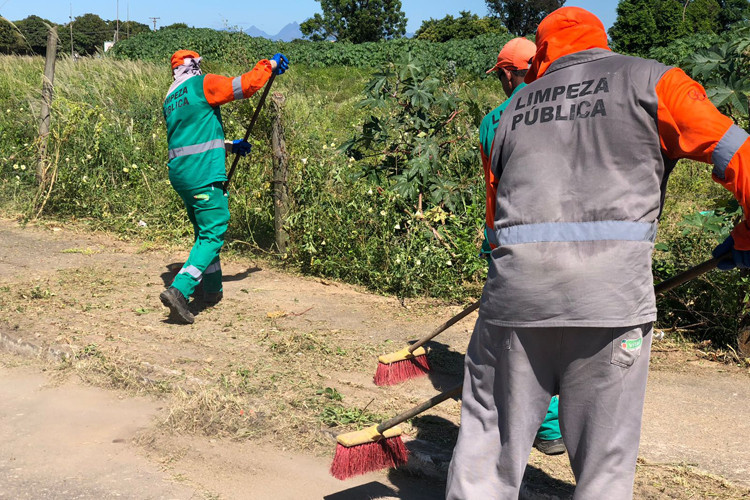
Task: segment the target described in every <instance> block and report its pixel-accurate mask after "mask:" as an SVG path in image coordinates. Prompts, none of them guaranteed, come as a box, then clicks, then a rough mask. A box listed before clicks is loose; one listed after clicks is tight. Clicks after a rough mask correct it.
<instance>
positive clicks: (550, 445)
mask: <svg viewBox="0 0 750 500" xmlns="http://www.w3.org/2000/svg"><path fill="white" fill-rule="evenodd" d="M534 448H536V449H537V450H539V451H541V452H542V453H544V454H545V455H562V454H563V453H565V452H566V451H567V449H566V448H565V443H563V440H562V438H558V439H539V438H535V439H534Z"/></svg>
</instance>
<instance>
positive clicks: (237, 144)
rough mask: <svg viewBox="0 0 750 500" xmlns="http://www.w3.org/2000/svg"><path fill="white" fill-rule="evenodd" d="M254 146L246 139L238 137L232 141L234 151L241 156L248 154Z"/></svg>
mask: <svg viewBox="0 0 750 500" xmlns="http://www.w3.org/2000/svg"><path fill="white" fill-rule="evenodd" d="M252 149H253V147H252V146H251V145H250V143H249V142H247V141H246V140H244V139H237V140H236V141H232V153H234V154H236V155H240V156H246V155H247V154H248V153H249V152H250V151H251V150H252Z"/></svg>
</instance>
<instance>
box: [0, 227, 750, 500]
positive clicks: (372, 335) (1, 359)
mask: <svg viewBox="0 0 750 500" xmlns="http://www.w3.org/2000/svg"><path fill="white" fill-rule="evenodd" d="M185 254H186V251H185V250H184V249H176V250H174V251H170V250H152V249H150V248H149V247H147V246H146V245H141V244H138V243H131V242H123V241H119V240H117V239H115V238H113V237H110V236H107V235H102V234H89V233H85V232H81V231H77V230H76V229H75V228H70V227H52V226H47V227H27V228H21V227H19V226H18V225H17V224H16V223H14V222H13V221H0V334H2V335H0V336H3V335H4V336H5V337H6V338H7V339H13V343H12V347H13V349H12V350H14V351H16V352H21V353H22V354H24V356H25V357H21V356H18V355H9V354H3V355H0V401H3V404H2V405H0V498H92V499H93V498H115V497H117V498H241V499H242V498H251V499H255V498H257V499H266V498H268V499H286V498H289V499H306V498H310V499H315V498H327V499H329V498H330V499H360V498H386V497H397V498H405V499H413V500H421V499H428V498H440V497H441V495H442V491H443V488H444V484H443V483H442V482H441V480H440V478H438V479H437V480H436V479H434V478H432V479H431V478H425V477H414V476H411V475H409V474H406V473H403V472H394V471H391V472H375V473H371V474H367V475H365V476H360V477H358V478H354V479H351V480H348V481H346V482H339V481H337V480H335V479H333V478H331V477H330V476H329V475H328V472H327V469H328V466H329V464H330V460H331V451H332V450H333V444H332V438H331V434H334V433H335V432H338V429H340V428H343V427H333V428H330V426H329V425H324V424H323V423H322V420H321V419H320V418H319V415H320V414H321V412H322V411H323V410H335V411H340V412H342V413H341V414H337V418H339V417H340V418H339V420H341V422H339V423H338V424H337V425H342V426H343V425H344V423H345V421H344V420H343V419H344V417H346V416H347V415H349V414H348V413H346V414H344V413H345V412H346V411H348V410H350V409H352V408H360V409H361V408H367V410H368V411H373V412H375V413H376V414H377V415H385V416H391V415H393V414H395V413H397V412H398V411H402V410H404V409H406V408H408V407H409V406H411V405H412V404H415V403H417V402H419V401H421V400H422V399H425V398H427V397H430V396H432V395H434V394H435V392H436V389H446V388H449V387H450V386H452V385H453V384H455V383H457V382H459V381H460V374H461V369H460V365H461V356H462V352H463V350H464V349H465V345H466V343H467V342H468V337H469V334H470V330H471V328H472V325H473V321H474V319H475V316H470V317H469V318H467V319H466V320H464V321H462V322H460V323H459V324H458V325H456V326H455V327H453V328H452V329H451V330H449V331H448V332H446V333H445V334H442V335H441V336H440V337H438V338H437V339H436V342H433V343H432V344H431V346H430V347H431V359H432V360H433V361H434V364H435V365H436V368H437V369H436V371H435V372H434V373H433V374H432V375H431V376H430V377H424V378H421V379H417V380H412V381H409V382H407V383H405V384H402V385H400V386H396V387H389V388H378V387H375V386H374V385H373V384H372V374H373V373H374V369H375V364H376V363H375V361H374V360H375V359H376V356H377V354H381V353H385V352H390V351H394V350H397V349H399V348H401V347H403V345H405V343H406V342H407V341H408V340H411V339H415V338H418V337H420V336H421V335H423V334H424V333H427V332H429V331H430V330H432V328H433V327H434V326H435V325H437V324H439V323H441V322H443V321H445V320H446V319H447V318H449V317H450V316H451V315H452V314H455V313H457V312H458V311H460V310H461V308H462V306H461V305H455V306H445V305H441V304H439V303H436V302H430V301H413V302H412V301H407V304H406V307H404V306H403V305H402V304H401V303H400V302H399V301H398V300H396V299H394V298H389V297H382V296H376V295H372V294H368V293H366V292H365V291H363V290H360V289H357V288H355V287H351V286H347V285H343V284H339V283H332V282H329V281H327V280H320V279H315V278H309V277H302V276H298V275H294V274H289V273H284V272H280V271H275V270H272V269H270V268H269V267H267V266H266V265H264V264H263V263H257V262H252V261H247V260H243V259H234V260H231V259H229V260H227V261H226V262H225V263H224V266H223V267H224V272H225V275H226V278H227V279H226V283H225V297H226V298H225V300H224V301H223V302H222V303H221V304H220V305H219V306H218V307H216V308H213V309H206V310H200V309H197V310H196V312H197V313H199V314H198V315H197V319H196V323H195V324H194V325H191V326H183V325H175V324H172V323H170V322H168V321H167V320H166V311H165V310H164V309H163V308H162V307H161V305H160V303H159V301H158V293H159V292H160V291H161V290H162V289H163V287H164V284H165V283H168V282H169V280H170V279H171V273H170V272H169V270H168V267H171V266H170V265H171V264H175V263H179V262H181V259H182V258H184V255H185ZM24 342H27V343H28V344H29V346H28V349H24V348H23V345H24ZM6 347H8V345H7V342H6ZM50 349H51V350H52V352H53V353H58V352H68V353H73V354H75V355H76V357H75V358H74V359H75V361H74V362H73V363H70V362H68V363H67V364H66V365H65V366H62V367H61V366H60V364H59V362H58V361H54V359H56V358H55V357H54V356H53V361H49V360H48V359H41V358H40V357H38V355H39V353H40V352H41V353H46V352H47V351H48V350H50ZM29 356H37V357H36V358H30V357H29ZM45 358H48V357H46V356H45ZM101 360H106V361H107V362H106V363H104V362H103V361H101ZM93 361H96V363H93ZM92 367H93V368H92ZM121 367H124V368H121ZM43 370H45V371H43ZM92 373H95V374H96V376H92V375H91V374H92ZM139 380H140V382H139ZM82 381H85V382H82ZM143 381H146V382H147V383H146V382H143ZM217 381H218V382H217ZM749 381H750V378H749V376H748V373H747V370H746V369H742V368H739V367H734V366H727V365H723V364H718V363H714V362H710V361H707V360H704V359H701V358H700V357H699V356H696V355H695V353H694V352H691V351H690V350H685V349H684V348H682V347H680V346H678V347H674V346H673V345H670V346H669V347H668V348H664V347H660V344H657V345H656V349H655V352H654V354H653V363H652V372H651V376H650V381H649V387H648V392H647V402H646V410H645V415H644V428H643V437H642V443H641V453H640V455H641V464H640V465H639V468H638V473H637V480H636V497H637V498H680V499H681V498H685V499H686V498H706V497H709V496H714V497H719V498H750V479H749V478H750V475H749V474H748V473H749V472H750V467H749V466H748V463H750V452H748V447H747V446H746V439H745V438H746V436H748V435H750V405H748V404H747V401H750V384H749V383H748V382H749ZM115 382H117V383H115ZM139 384H140V385H139ZM149 384H150V386H149ZM160 384H163V391H162V393H160V392H159V391H158V390H154V389H153V388H154V387H156V388H157V389H158V388H159V387H162V386H161V385H160ZM222 384H223V385H222ZM242 384H245V385H242ZM230 385H231V387H232V388H234V389H236V388H237V387H240V388H244V389H243V391H244V392H237V391H235V392H233V393H232V398H235V396H236V398H235V399H232V400H231V403H232V404H231V405H230V404H228V403H227V402H226V401H222V402H221V404H223V405H224V406H221V407H220V408H219V409H220V410H221V412H223V413H217V414H219V415H222V416H223V417H224V418H225V420H226V416H227V415H228V414H229V413H231V412H235V414H234V416H233V418H234V419H237V418H238V417H237V414H236V410H237V409H239V412H240V413H241V414H242V416H243V417H242V418H246V419H247V423H246V427H247V428H244V427H243V425H245V424H243V423H242V422H243V421H242V420H241V419H240V421H239V424H238V425H237V426H235V427H231V428H229V427H227V426H226V425H225V426H224V427H222V426H218V427H216V426H214V427H211V426H207V424H206V423H205V421H201V422H188V420H190V418H189V416H190V412H191V411H194V412H198V411H203V410H204V409H205V407H206V406H205V405H204V406H196V407H190V406H185V403H184V401H185V400H189V399H190V397H192V395H195V394H199V393H200V394H202V392H201V391H206V393H207V394H208V392H207V389H206V388H207V387H215V386H216V387H219V386H221V387H224V388H226V387H228V386H230ZM143 387H146V388H147V389H144V388H143ZM148 387H151V389H148ZM176 387H179V388H181V389H179V390H178V389H176ZM324 387H329V388H331V389H334V390H335V391H337V392H338V393H339V394H340V395H341V397H342V398H343V402H341V403H337V402H331V401H327V400H325V398H324V396H321V395H320V390H321V389H322V388H324ZM182 388H186V389H187V391H188V392H187V393H183V392H181V391H182ZM124 389H126V390H124ZM144 392H147V393H148V394H149V395H148V396H136V395H135V394H136V393H144ZM178 396H179V397H182V399H179V397H178ZM207 397H208V396H207ZM193 399H195V398H193ZM176 401H177V402H176ZM211 403H212V404H213V403H214V401H211ZM235 404H236V405H238V406H232V405H235ZM180 405H182V406H180ZM208 406H209V410H206V411H207V412H208V413H209V414H210V413H211V411H214V410H215V408H214V407H211V406H210V405H208ZM196 408H198V409H196ZM245 409H246V410H247V411H245ZM459 410H460V403H459V402H456V401H448V402H446V403H444V404H443V405H441V406H440V407H438V408H436V409H434V410H432V411H430V412H428V417H426V418H423V419H416V420H415V421H412V423H411V424H410V425H407V426H406V430H407V432H408V433H409V434H411V435H412V436H418V437H420V438H428V439H429V438H430V436H432V437H433V438H434V437H435V435H436V434H437V437H438V439H437V440H436V442H437V443H438V444H442V445H443V447H444V448H447V451H448V452H450V446H451V443H452V441H451V440H452V439H454V438H455V431H456V429H457V424H458V414H459ZM180 411H182V413H179V412H180ZM178 414H179V415H181V416H180V418H177V417H176V415H178ZM186 415H187V416H188V417H186ZM341 415H344V417H342V416H341ZM250 416H252V417H250ZM195 420H197V417H196V418H195ZM342 422H343V423H342ZM435 422H438V424H435ZM188 424H194V425H195V426H196V427H195V428H192V427H190V425H188ZM196 429H198V430H196ZM436 429H437V431H436ZM327 450H329V451H327ZM529 471H530V473H531V476H530V480H531V481H532V482H533V483H538V484H539V485H541V486H540V488H541V489H544V488H547V486H546V485H548V486H549V488H548V490H549V491H550V492H557V493H558V494H560V495H562V496H564V493H565V492H569V491H570V489H571V483H572V477H571V474H570V470H569V466H568V464H567V458H566V457H565V456H562V457H545V456H543V455H541V454H539V453H538V452H536V451H534V452H533V453H532V456H531V457H530V469H529Z"/></svg>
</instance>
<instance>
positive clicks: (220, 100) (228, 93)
mask: <svg viewBox="0 0 750 500" xmlns="http://www.w3.org/2000/svg"><path fill="white" fill-rule="evenodd" d="M271 71H272V70H271V62H270V61H269V60H268V59H263V60H261V61H258V64H256V65H255V67H254V68H253V69H251V70H250V71H248V72H247V73H245V74H243V75H242V76H238V77H235V78H232V77H231V76H221V75H214V74H212V73H209V74H207V75H206V78H204V79H203V93H204V94H205V95H206V100H207V101H208V103H209V104H210V105H211V106H221V105H222V104H226V103H228V102H231V101H235V100H237V99H245V98H247V97H250V96H251V95H253V94H254V93H256V92H257V91H258V89H260V88H262V87H263V85H265V84H266V82H267V81H268V79H269V78H271Z"/></svg>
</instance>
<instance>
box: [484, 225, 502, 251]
mask: <svg viewBox="0 0 750 500" xmlns="http://www.w3.org/2000/svg"><path fill="white" fill-rule="evenodd" d="M484 235H485V236H486V237H487V243H489V244H490V245H492V246H494V247H499V246H500V243H499V242H498V241H497V233H495V230H494V229H492V228H491V227H490V226H488V225H487V224H485V225H484Z"/></svg>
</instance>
